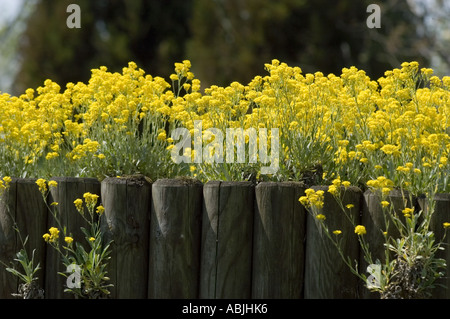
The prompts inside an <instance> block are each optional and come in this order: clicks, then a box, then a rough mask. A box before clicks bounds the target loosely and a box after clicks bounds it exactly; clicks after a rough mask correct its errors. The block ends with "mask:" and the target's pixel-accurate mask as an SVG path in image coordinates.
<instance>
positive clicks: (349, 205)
mask: <svg viewBox="0 0 450 319" xmlns="http://www.w3.org/2000/svg"><path fill="white" fill-rule="evenodd" d="M345 207H347V208H348V209H351V208H353V207H355V205H353V204H347V205H346V206H345Z"/></svg>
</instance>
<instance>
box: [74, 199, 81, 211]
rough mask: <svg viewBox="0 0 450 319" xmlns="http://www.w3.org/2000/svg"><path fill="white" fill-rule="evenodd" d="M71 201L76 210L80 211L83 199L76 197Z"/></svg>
mask: <svg viewBox="0 0 450 319" xmlns="http://www.w3.org/2000/svg"><path fill="white" fill-rule="evenodd" d="M73 203H74V204H75V207H76V208H77V210H78V211H81V209H82V206H83V200H82V199H81V198H77V199H75V200H74V202H73Z"/></svg>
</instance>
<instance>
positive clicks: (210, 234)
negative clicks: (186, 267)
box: [200, 181, 254, 299]
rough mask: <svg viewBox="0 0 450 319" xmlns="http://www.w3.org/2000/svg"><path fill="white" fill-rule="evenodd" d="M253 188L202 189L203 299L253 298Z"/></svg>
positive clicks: (228, 185)
mask: <svg viewBox="0 0 450 319" xmlns="http://www.w3.org/2000/svg"><path fill="white" fill-rule="evenodd" d="M253 215H254V185H253V184H252V183H250V182H217V181H212V182H208V183H206V184H205V185H204V187H203V219H202V220H203V226H202V250H201V271H200V298H213V299H221V298H229V299H234V298H243V299H246V298H250V297H251V286H252V284H251V280H252V269H251V268H252V239H253Z"/></svg>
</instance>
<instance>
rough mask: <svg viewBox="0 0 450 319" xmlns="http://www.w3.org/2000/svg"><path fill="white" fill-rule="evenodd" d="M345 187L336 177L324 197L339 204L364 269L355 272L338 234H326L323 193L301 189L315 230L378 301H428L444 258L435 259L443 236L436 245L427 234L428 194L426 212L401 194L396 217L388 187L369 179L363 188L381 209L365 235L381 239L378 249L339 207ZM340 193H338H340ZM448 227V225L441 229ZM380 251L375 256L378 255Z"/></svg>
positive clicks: (386, 183) (381, 178) (430, 211)
mask: <svg viewBox="0 0 450 319" xmlns="http://www.w3.org/2000/svg"><path fill="white" fill-rule="evenodd" d="M349 185H350V182H348V181H344V182H341V180H340V179H339V178H337V179H335V180H333V182H332V185H330V186H329V187H328V192H329V193H330V194H332V195H333V198H334V199H335V200H336V202H337V203H338V204H339V206H340V208H341V210H342V212H343V213H344V215H345V217H346V220H347V221H348V222H350V223H351V225H352V226H353V228H354V233H355V234H356V236H357V239H358V242H359V244H360V247H361V250H362V252H363V258H364V261H365V262H366V263H367V265H368V267H367V271H369V275H367V273H366V271H365V270H366V269H361V265H360V264H359V262H358V261H356V260H355V261H352V260H350V258H349V257H348V256H346V255H345V252H344V247H342V245H341V242H340V236H342V231H341V230H339V229H336V230H330V229H329V228H328V226H327V224H326V214H325V213H323V212H322V208H323V200H324V197H323V194H324V191H322V190H318V191H315V190H313V189H307V190H306V191H305V196H302V197H300V198H299V201H300V203H301V204H303V205H304V206H305V207H306V208H307V210H308V211H309V213H310V214H311V215H312V216H313V217H315V218H316V219H317V220H318V221H319V225H320V227H321V228H322V229H323V230H324V231H325V234H326V235H327V237H328V238H329V239H330V240H331V242H332V243H333V245H334V246H335V247H336V248H337V250H338V252H339V254H340V256H341V257H342V259H343V261H344V262H345V263H346V265H347V266H348V267H349V269H350V270H351V272H352V273H353V274H355V275H356V276H358V277H359V278H360V279H362V280H363V281H364V283H365V286H366V287H367V289H369V290H370V291H373V292H378V293H379V295H380V297H381V298H383V299H386V298H402V299H403V298H408V299H415V298H426V297H430V296H431V293H432V289H433V288H435V287H436V282H437V280H438V279H439V278H441V277H443V276H444V270H445V269H446V261H445V259H442V258H439V257H438V256H437V252H438V251H439V250H442V249H444V248H443V242H444V240H445V235H444V237H443V238H441V239H440V240H439V241H436V238H435V234H434V233H433V231H431V230H430V221H431V218H432V216H433V212H434V206H435V202H434V200H433V198H434V196H433V194H431V200H430V203H429V208H428V209H427V210H417V209H416V208H414V207H412V205H411V203H412V202H413V201H412V198H411V197H412V195H411V193H410V194H409V195H406V193H405V192H404V190H400V193H401V206H402V207H401V214H400V215H399V214H398V213H397V210H398V209H395V208H394V207H393V206H394V205H392V204H391V202H390V201H389V198H388V196H389V194H390V193H391V191H392V190H393V189H392V186H393V182H392V181H391V180H389V179H387V178H386V177H384V176H379V177H378V178H377V179H375V180H369V181H368V182H367V185H368V186H369V189H370V190H371V192H372V193H373V194H374V195H375V196H376V198H377V200H378V201H379V203H380V206H381V209H382V223H381V224H376V225H374V227H371V229H370V230H369V231H370V232H373V233H377V234H379V235H381V236H382V238H383V241H382V247H376V246H374V245H372V246H369V242H368V241H367V240H366V239H365V236H366V235H367V232H368V230H367V229H366V227H365V226H364V225H360V224H357V221H356V220H355V218H354V216H353V215H351V214H350V210H351V209H352V208H353V205H352V204H347V205H344V203H343V197H344V194H345V191H346V190H347V188H348V186H349ZM342 189H343V191H342ZM442 226H443V227H444V228H445V229H448V228H450V223H448V222H445V223H443V225H442ZM380 251H381V252H382V253H381V254H380V253H379V252H380Z"/></svg>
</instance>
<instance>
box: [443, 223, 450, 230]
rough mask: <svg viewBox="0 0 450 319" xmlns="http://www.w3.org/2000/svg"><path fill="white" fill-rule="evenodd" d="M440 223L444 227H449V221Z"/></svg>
mask: <svg viewBox="0 0 450 319" xmlns="http://www.w3.org/2000/svg"><path fill="white" fill-rule="evenodd" d="M442 225H443V226H444V228H445V229H447V228H450V223H449V222H445V223H443V224H442Z"/></svg>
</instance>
